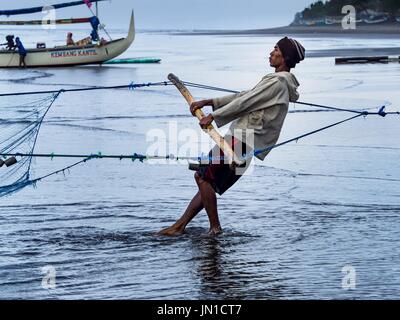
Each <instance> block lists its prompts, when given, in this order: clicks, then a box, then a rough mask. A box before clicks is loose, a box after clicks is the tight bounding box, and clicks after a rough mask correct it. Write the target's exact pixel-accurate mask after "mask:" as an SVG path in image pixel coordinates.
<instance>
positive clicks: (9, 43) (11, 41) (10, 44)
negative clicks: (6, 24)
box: [6, 35, 15, 51]
mask: <svg viewBox="0 0 400 320" xmlns="http://www.w3.org/2000/svg"><path fill="white" fill-rule="evenodd" d="M6 41H7V43H6V50H8V51H12V50H15V43H14V36H13V35H8V36H6Z"/></svg>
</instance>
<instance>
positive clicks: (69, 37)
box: [67, 32, 75, 46]
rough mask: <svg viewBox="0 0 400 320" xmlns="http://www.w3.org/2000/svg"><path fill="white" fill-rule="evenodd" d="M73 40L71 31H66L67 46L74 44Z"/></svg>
mask: <svg viewBox="0 0 400 320" xmlns="http://www.w3.org/2000/svg"><path fill="white" fill-rule="evenodd" d="M74 45H75V42H74V40H73V39H72V32H68V34H67V46H74Z"/></svg>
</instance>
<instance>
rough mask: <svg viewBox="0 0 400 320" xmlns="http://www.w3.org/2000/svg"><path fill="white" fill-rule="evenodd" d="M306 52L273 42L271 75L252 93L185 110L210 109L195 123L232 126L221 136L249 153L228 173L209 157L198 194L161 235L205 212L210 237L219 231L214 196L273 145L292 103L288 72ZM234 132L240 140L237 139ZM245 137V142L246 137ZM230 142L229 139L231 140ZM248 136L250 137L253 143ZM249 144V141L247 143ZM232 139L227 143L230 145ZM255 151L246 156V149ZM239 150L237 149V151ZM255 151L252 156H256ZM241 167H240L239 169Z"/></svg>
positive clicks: (199, 174)
mask: <svg viewBox="0 0 400 320" xmlns="http://www.w3.org/2000/svg"><path fill="white" fill-rule="evenodd" d="M304 57H305V49H304V47H303V46H302V45H301V44H300V43H299V42H298V41H296V40H294V39H291V38H288V37H285V38H283V39H281V40H279V41H278V43H277V44H276V45H275V47H274V49H273V50H272V52H271V53H270V55H269V65H270V66H271V67H273V68H274V69H275V72H274V73H270V74H268V75H266V76H264V77H263V78H262V79H261V81H260V82H259V83H258V84H257V85H256V86H255V87H254V88H253V89H251V90H246V91H242V92H240V93H237V94H231V95H228V96H224V97H220V98H214V99H207V100H201V101H195V102H193V103H192V104H191V106H190V111H191V112H192V114H194V113H195V111H196V110H198V109H201V108H203V107H204V106H212V108H213V112H212V113H210V114H209V115H207V116H206V117H204V118H202V119H201V120H200V126H201V128H203V129H205V128H207V127H208V126H209V125H210V124H211V123H212V122H213V121H215V122H216V124H217V126H218V127H222V126H224V125H226V124H228V123H230V122H232V125H231V128H230V133H228V135H227V136H226V137H225V140H226V139H227V138H228V139H229V140H228V141H227V142H228V143H229V144H230V145H231V146H232V148H233V150H234V152H235V153H237V152H239V155H238V154H237V156H238V157H239V158H240V157H241V156H242V155H243V153H245V154H248V155H250V158H246V162H245V164H246V166H245V167H243V168H239V169H240V170H237V169H238V168H236V169H232V168H231V166H230V164H228V163H224V162H222V163H221V162H219V161H218V160H216V159H213V162H212V163H210V164H208V163H207V164H204V165H200V166H199V167H198V168H197V171H196V173H195V176H194V178H195V180H196V183H197V187H198V189H199V190H198V192H197V194H196V195H195V196H194V197H193V199H192V201H191V202H190V203H189V205H188V207H187V209H186V211H185V213H184V214H183V216H182V217H181V218H180V219H179V220H177V221H176V222H175V223H174V224H173V225H172V226H171V227H169V228H166V229H163V230H161V231H160V232H159V234H161V235H169V236H173V235H181V234H182V233H184V231H185V228H186V226H187V224H188V223H189V222H190V221H191V220H192V219H193V218H194V217H195V216H196V215H197V214H198V213H199V212H200V211H201V210H202V209H205V211H206V212H207V215H208V219H209V222H210V231H209V233H210V234H218V233H220V232H222V229H221V225H220V222H219V218H218V210H217V198H216V193H218V194H220V195H222V194H223V193H224V192H225V191H227V190H228V189H229V188H230V187H232V185H233V184H234V183H236V182H237V181H238V180H239V178H240V177H241V176H242V175H243V174H244V171H245V170H246V169H247V167H248V165H249V163H250V161H251V159H252V158H253V156H256V157H257V158H259V159H260V160H264V158H265V157H266V156H267V154H268V153H269V151H270V150H271V149H270V148H269V147H271V146H274V145H275V144H276V142H277V141H278V138H279V135H280V132H281V129H282V126H283V123H284V120H285V117H286V115H287V113H288V108H289V102H290V101H291V102H294V101H297V100H298V98H299V93H298V92H297V88H298V86H299V82H298V81H297V79H296V77H295V76H294V75H293V74H292V73H290V70H291V68H294V67H295V66H296V64H297V63H299V62H300V61H302V60H304ZM237 134H239V136H238V135H237ZM248 135H250V139H248V138H247V136H248ZM232 138H233V139H232ZM252 138H253V139H252ZM252 140H253V141H252ZM230 141H231V142H230ZM243 144H245V145H247V146H249V149H251V150H254V152H252V151H250V152H249V153H247V150H248V148H247V146H245V147H243ZM237 149H239V150H237ZM214 150H215V151H216V152H213V150H212V151H211V152H210V156H213V155H218V154H222V156H223V153H222V151H221V150H219V148H215V149H214ZM256 150H257V152H255V151H256ZM239 167H241V166H239Z"/></svg>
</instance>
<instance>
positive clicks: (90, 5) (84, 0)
mask: <svg viewBox="0 0 400 320" xmlns="http://www.w3.org/2000/svg"><path fill="white" fill-rule="evenodd" d="M83 2H85V3H86V5H87V6H88V8H89V9H90V8H91V7H92V3H91V2H90V0H83Z"/></svg>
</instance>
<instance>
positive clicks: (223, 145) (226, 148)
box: [168, 73, 240, 166]
mask: <svg viewBox="0 0 400 320" xmlns="http://www.w3.org/2000/svg"><path fill="white" fill-rule="evenodd" d="M168 80H170V81H171V82H172V83H173V84H174V85H175V87H176V88H177V89H178V90H179V92H180V93H181V94H182V96H183V97H184V98H185V99H186V101H187V103H188V104H189V106H190V105H191V104H192V102H194V101H195V100H194V98H193V96H192V95H191V93H190V92H189V90H188V89H187V88H186V87H185V85H184V84H183V83H182V81H180V80H179V78H178V77H177V76H175V75H174V74H172V73H170V74H169V75H168ZM195 115H196V117H197V118H198V119H199V120H201V119H203V118H204V117H205V115H204V112H203V111H202V110H201V109H197V110H196V111H195ZM204 131H206V132H207V133H208V134H209V135H210V137H211V138H212V139H213V140H214V141H215V143H216V144H217V145H218V147H219V148H220V149H221V150H222V151H223V152H224V155H225V156H226V157H227V158H228V160H229V162H230V164H231V165H232V166H235V165H238V164H239V163H240V161H239V159H237V157H236V154H235V153H234V152H233V150H232V148H231V146H230V145H229V144H228V143H227V142H226V141H225V140H224V138H222V137H221V135H220V134H219V133H218V132H217V130H215V128H214V127H213V125H212V124H210V125H209V126H208V127H207V129H204Z"/></svg>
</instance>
